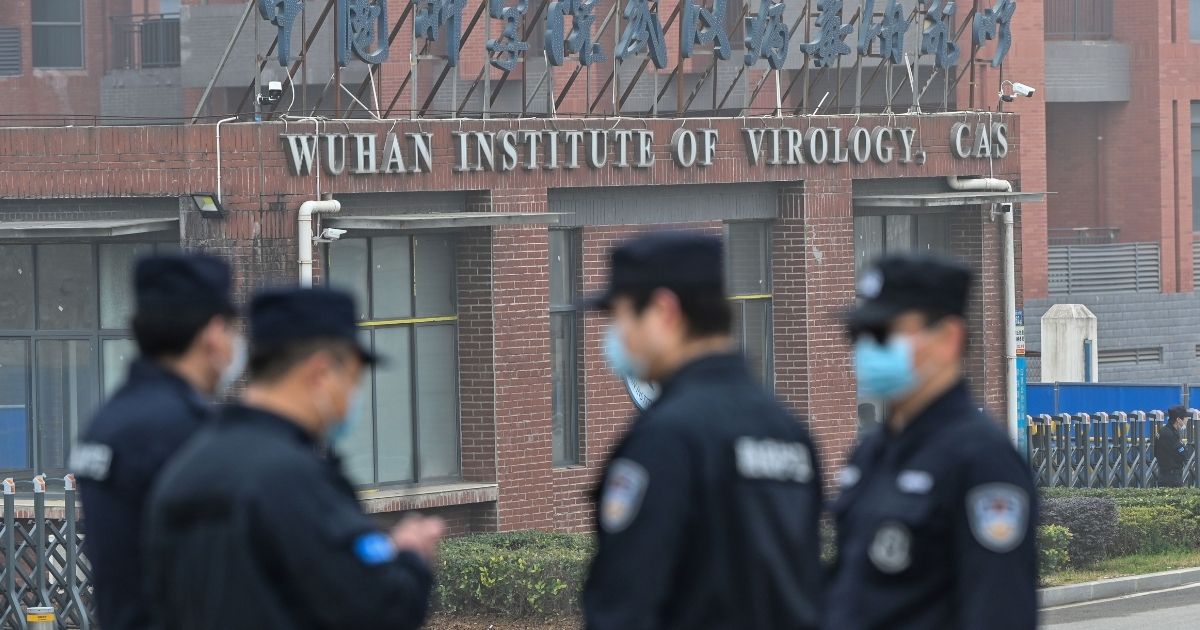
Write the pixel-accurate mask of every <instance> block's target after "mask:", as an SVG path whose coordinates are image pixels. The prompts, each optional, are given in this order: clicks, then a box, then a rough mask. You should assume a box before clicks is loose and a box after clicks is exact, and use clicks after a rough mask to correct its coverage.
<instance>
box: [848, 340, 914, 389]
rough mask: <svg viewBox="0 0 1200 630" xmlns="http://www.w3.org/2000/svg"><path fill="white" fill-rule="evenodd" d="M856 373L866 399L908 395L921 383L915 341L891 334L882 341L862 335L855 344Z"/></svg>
mask: <svg viewBox="0 0 1200 630" xmlns="http://www.w3.org/2000/svg"><path fill="white" fill-rule="evenodd" d="M854 372H855V374H856V375H857V376H858V394H859V396H862V397H863V398H882V399H884V400H895V399H897V398H900V397H902V396H904V395H905V394H907V393H909V392H911V391H912V390H913V388H915V387H916V385H917V373H916V369H915V367H914V366H913V348H912V341H911V340H909V339H908V338H907V337H904V336H903V335H891V336H890V337H889V338H888V340H887V342H886V343H883V344H880V343H879V342H877V341H876V340H875V339H874V338H873V337H871V336H869V335H864V336H862V337H860V338H859V339H858V341H857V342H856V343H855V344H854Z"/></svg>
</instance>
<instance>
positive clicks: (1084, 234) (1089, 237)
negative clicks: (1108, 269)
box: [1048, 227, 1121, 246]
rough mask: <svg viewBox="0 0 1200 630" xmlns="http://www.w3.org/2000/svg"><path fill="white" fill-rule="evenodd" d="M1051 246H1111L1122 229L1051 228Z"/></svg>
mask: <svg viewBox="0 0 1200 630" xmlns="http://www.w3.org/2000/svg"><path fill="white" fill-rule="evenodd" d="M1048 232H1049V236H1050V245H1052V246H1053V245H1111V244H1113V243H1116V242H1117V238H1118V237H1119V236H1120V235H1121V228H1112V227H1082V228H1050V229H1049V230H1048Z"/></svg>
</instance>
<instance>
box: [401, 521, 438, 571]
mask: <svg viewBox="0 0 1200 630" xmlns="http://www.w3.org/2000/svg"><path fill="white" fill-rule="evenodd" d="M391 535H392V543H393V544H395V545H396V549H398V550H400V551H412V552H414V553H416V554H417V555H418V556H421V558H423V559H424V560H425V562H426V563H428V564H429V565H430V566H432V565H433V560H434V558H436V557H437V548H438V542H439V541H441V539H442V536H445V535H446V521H443V520H442V519H441V518H440V517H437V516H422V515H420V514H412V515H409V516H406V517H404V518H403V519H401V520H400V522H399V523H396V526H395V527H393V528H392V532H391Z"/></svg>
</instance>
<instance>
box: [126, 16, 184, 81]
mask: <svg viewBox="0 0 1200 630" xmlns="http://www.w3.org/2000/svg"><path fill="white" fill-rule="evenodd" d="M109 20H110V21H111V23H112V29H111V34H112V35H111V36H112V40H111V41H112V57H111V58H110V59H109V64H108V65H109V70H140V69H142V68H176V67H179V62H180V48H179V41H180V40H179V36H180V30H179V14H178V13H154V14H146V15H116V16H113V17H111V18H109Z"/></svg>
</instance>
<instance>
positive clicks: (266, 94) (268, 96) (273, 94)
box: [258, 81, 283, 103]
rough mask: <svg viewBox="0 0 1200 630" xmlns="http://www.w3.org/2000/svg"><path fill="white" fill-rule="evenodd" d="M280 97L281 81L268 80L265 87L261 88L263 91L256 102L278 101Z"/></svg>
mask: <svg viewBox="0 0 1200 630" xmlns="http://www.w3.org/2000/svg"><path fill="white" fill-rule="evenodd" d="M280 98H283V82H282V81H268V82H267V87H265V88H263V93H262V94H260V95H259V97H258V102H260V103H278V102H279V99H280Z"/></svg>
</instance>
